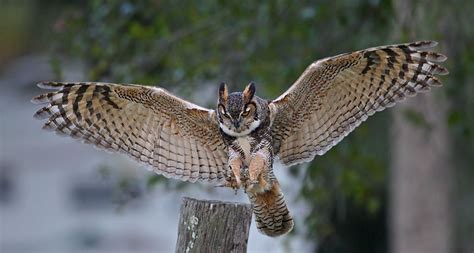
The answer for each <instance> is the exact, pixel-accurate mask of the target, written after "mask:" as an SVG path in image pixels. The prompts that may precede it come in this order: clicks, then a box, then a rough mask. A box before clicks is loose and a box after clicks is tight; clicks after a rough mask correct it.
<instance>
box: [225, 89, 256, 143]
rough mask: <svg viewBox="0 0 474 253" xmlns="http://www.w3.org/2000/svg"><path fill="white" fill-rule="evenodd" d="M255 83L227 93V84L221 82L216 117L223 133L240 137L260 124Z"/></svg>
mask: <svg viewBox="0 0 474 253" xmlns="http://www.w3.org/2000/svg"><path fill="white" fill-rule="evenodd" d="M254 95H255V84H254V83H253V82H251V83H250V84H249V85H247V87H245V89H244V91H243V92H232V93H230V94H229V92H228V90H227V85H226V84H225V83H221V86H220V87H219V100H218V102H217V118H218V120H219V126H220V128H221V129H222V131H224V133H226V134H228V135H230V136H235V137H240V136H245V135H248V134H250V133H251V132H252V131H253V130H255V129H256V128H257V127H258V126H259V125H260V118H259V113H260V110H261V108H259V107H260V106H259V103H257V101H256V97H255V96H254Z"/></svg>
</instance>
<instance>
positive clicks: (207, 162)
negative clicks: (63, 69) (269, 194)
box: [32, 82, 228, 182]
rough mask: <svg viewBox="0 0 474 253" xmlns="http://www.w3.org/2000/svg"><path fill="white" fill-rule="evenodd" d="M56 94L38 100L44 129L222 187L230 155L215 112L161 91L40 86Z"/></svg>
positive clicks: (137, 87)
mask: <svg viewBox="0 0 474 253" xmlns="http://www.w3.org/2000/svg"><path fill="white" fill-rule="evenodd" d="M39 87H41V88H45V89H56V90H57V91H55V92H51V93H46V94H43V95H39V96H37V97H35V98H33V100H32V102H34V103H47V105H46V106H45V107H43V108H42V109H40V110H39V111H38V112H36V114H35V117H37V118H40V119H41V118H47V119H48V121H47V122H46V123H45V125H44V128H46V129H49V130H53V131H56V132H57V133H59V134H63V135H69V136H72V137H73V138H77V139H80V140H83V141H84V142H86V143H91V144H93V145H95V146H97V147H99V148H103V149H107V150H111V151H119V152H122V153H125V154H127V155H128V156H130V157H131V158H133V159H135V160H137V161H138V162H141V163H142V164H145V165H148V166H149V167H152V168H153V170H154V171H155V172H156V173H159V174H163V175H164V176H167V177H172V178H177V179H181V180H185V181H191V182H195V181H197V180H199V181H208V182H209V181H211V182H212V181H216V180H217V181H220V180H222V179H223V178H224V177H225V176H226V173H225V172H226V170H227V159H228V156H227V150H226V148H225V144H224V142H223V140H222V138H221V136H220V133H219V126H218V123H217V119H216V116H215V113H214V111H213V110H208V109H205V108H202V107H199V106H197V105H195V104H192V103H190V102H187V101H185V100H183V99H180V98H178V97H175V96H173V95H171V94H170V93H168V92H167V91H165V90H163V89H160V88H152V87H146V86H140V85H118V84H110V83H55V82H47V83H40V84H39Z"/></svg>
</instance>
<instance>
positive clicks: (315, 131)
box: [270, 41, 448, 166]
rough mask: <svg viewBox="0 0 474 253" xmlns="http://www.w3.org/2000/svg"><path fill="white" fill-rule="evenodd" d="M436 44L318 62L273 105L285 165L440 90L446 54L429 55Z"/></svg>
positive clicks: (276, 138)
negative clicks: (411, 99) (403, 102)
mask: <svg viewBox="0 0 474 253" xmlns="http://www.w3.org/2000/svg"><path fill="white" fill-rule="evenodd" d="M436 44H437V43H436V42H433V41H420V42H414V43H408V44H400V45H390V46H383V47H375V48H369V49H366V50H361V51H357V52H353V53H349V54H342V55H338V56H335V57H330V58H326V59H323V60H319V61H317V62H314V63H313V64H311V65H310V66H309V67H308V68H307V69H306V70H305V71H304V73H303V74H302V75H301V76H300V77H299V78H298V80H297V81H296V82H295V83H294V84H293V85H292V86H291V87H290V88H289V89H288V90H287V91H286V92H285V93H284V94H282V95H281V96H280V97H278V98H277V99H275V100H274V101H272V102H271V103H270V109H271V111H272V115H273V116H272V117H273V125H272V134H273V138H274V152H275V154H276V155H277V156H278V157H279V158H280V160H281V162H282V163H283V164H285V165H288V166H289V165H293V164H297V163H301V162H305V161H310V160H312V159H313V158H314V156H315V155H323V154H324V153H325V152H327V151H328V150H329V149H330V148H331V147H333V146H334V145H336V144H337V143H338V142H339V141H341V140H342V139H343V138H344V137H345V136H347V135H348V134H349V133H350V132H351V131H352V130H354V128H356V127H357V126H359V125H360V123H362V122H363V121H365V120H366V119H367V117H368V116H371V115H372V114H374V113H375V112H376V111H381V110H383V109H385V108H386V107H391V106H393V105H395V103H396V102H398V101H401V100H403V99H405V97H407V96H414V95H416V94H417V93H419V92H424V91H427V90H429V88H430V87H431V86H440V85H441V82H440V81H439V80H438V79H437V78H436V77H435V76H434V75H435V74H439V75H445V74H447V73H448V71H447V70H446V69H445V68H444V67H442V66H440V65H438V64H435V63H434V62H443V61H444V60H446V56H444V55H442V54H439V53H435V52H429V51H424V50H425V49H428V48H431V47H434V46H436Z"/></svg>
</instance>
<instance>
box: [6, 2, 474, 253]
mask: <svg viewBox="0 0 474 253" xmlns="http://www.w3.org/2000/svg"><path fill="white" fill-rule="evenodd" d="M473 10H474V1H470V0H454V1H449V2H447V1H442V0H430V1H427V0H424V1H423V0H420V1H409V0H400V1H390V0H356V1H352V0H342V1H328V0H318V1H298V2H295V1H291V0H277V1H248V2H241V1H217V0H215V1H213V0H208V1H199V2H198V1H181V0H176V1H159V0H137V1H126V0H110V1H105V0H90V1H59V0H56V1H44V0H43V1H13V0H12V1H8V0H0V86H1V92H0V173H1V174H0V251H1V252H2V253H3V252H173V251H174V248H175V243H176V238H177V234H176V233H177V227H178V214H179V207H180V204H181V198H182V197H183V196H190V197H194V198H204V199H220V200H227V201H239V202H247V199H246V196H245V195H244V194H243V193H242V192H239V193H238V194H237V195H235V194H234V192H233V191H231V190H227V189H215V188H213V187H212V186H208V185H203V184H186V183H180V182H176V181H173V180H167V179H165V178H163V177H161V176H155V175H153V174H152V173H151V172H149V171H148V170H146V169H143V168H140V166H138V165H137V164H135V163H133V162H131V161H129V160H128V159H127V158H126V157H123V156H121V155H114V154H108V153H105V152H103V151H99V150H96V149H94V148H92V147H90V146H87V145H85V144H81V143H79V142H77V141H74V140H73V139H71V138H60V137H58V136H56V135H54V134H51V133H49V132H46V131H42V130H41V125H42V122H40V121H35V120H33V117H32V115H33V113H34V112H35V111H36V109H38V108H37V107H36V106H34V105H33V104H30V102H29V100H30V98H31V97H32V96H34V95H36V94H39V93H40V92H41V91H40V90H39V89H38V88H37V87H36V86H35V83H37V82H39V81H45V80H57V81H107V82H115V83H141V84H148V85H156V86H161V87H165V88H167V89H168V90H171V91H172V92H173V93H174V94H177V95H178V96H181V97H183V98H186V99H190V100H192V101H194V102H195V103H198V104H199V105H202V106H207V107H211V108H213V107H214V106H215V100H216V94H217V86H218V83H219V82H220V81H222V80H224V81H226V82H227V83H228V84H229V85H230V86H231V89H233V90H241V89H242V88H243V87H244V86H245V85H246V84H247V83H248V82H249V81H251V80H253V81H255V82H256V83H257V89H258V91H257V92H258V94H259V95H260V96H262V97H268V98H275V97H277V96H278V95H279V94H281V93H282V92H283V91H285V90H286V89H287V88H288V87H289V86H290V85H291V84H292V83H293V81H294V80H296V79H297V77H298V76H299V75H300V74H301V73H302V72H303V70H304V69H305V68H306V66H307V65H309V64H310V63H311V62H313V61H315V60H317V59H320V58H323V57H328V56H333V55H336V54H340V53H344V52H351V51H355V50H358V49H364V48H367V47H372V46H378V45H385V44H395V43H403V42H409V41H415V40H425V39H430V40H437V41H438V42H439V46H438V47H437V48H436V49H435V50H437V51H440V52H443V53H445V54H446V55H447V56H448V61H447V62H445V64H444V65H445V66H446V67H447V68H448V69H449V70H450V75H448V76H446V77H443V78H442V81H443V83H444V87H442V88H439V89H434V90H432V91H431V92H430V93H427V94H421V95H419V96H417V97H416V98H415V99H408V100H407V101H406V102H404V103H402V104H401V105H399V106H396V107H395V108H393V109H389V110H386V111H385V112H383V113H378V114H376V116H374V117H371V118H369V119H368V121H367V122H365V123H364V124H362V125H361V126H360V127H359V128H357V129H356V130H355V131H354V132H353V133H352V134H350V135H349V136H348V137H347V138H346V139H345V140H344V141H342V142H341V143H340V144H338V145H337V146H336V147H334V148H333V149H331V150H330V151H329V152H328V153H327V154H326V155H325V156H322V157H316V159H315V160H314V161H313V162H312V163H311V164H304V165H301V166H295V167H292V168H283V167H281V166H280V165H276V168H275V171H276V173H277V176H278V178H279V179H280V181H281V183H282V188H283V191H284V192H285V193H286V196H287V197H286V198H287V201H288V202H289V203H288V205H289V207H290V210H291V211H292V213H293V216H294V218H295V221H296V226H295V229H294V231H293V232H292V233H291V234H289V235H287V236H284V237H280V238H277V239H274V238H268V237H265V236H263V235H261V234H260V233H258V232H257V230H256V228H255V225H254V223H252V228H251V232H250V238H249V248H248V251H249V252H392V253H399V252H400V253H401V252H430V253H434V252H467V253H472V252H473V251H474V165H473V163H474V84H473V82H474V29H473V28H472V24H473V23H474V16H473V15H472V11H473Z"/></svg>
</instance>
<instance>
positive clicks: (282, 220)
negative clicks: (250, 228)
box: [247, 181, 293, 237]
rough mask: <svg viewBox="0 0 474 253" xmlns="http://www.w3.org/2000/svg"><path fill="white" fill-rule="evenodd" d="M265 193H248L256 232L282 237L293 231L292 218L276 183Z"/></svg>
mask: <svg viewBox="0 0 474 253" xmlns="http://www.w3.org/2000/svg"><path fill="white" fill-rule="evenodd" d="M272 184H273V185H272V188H271V189H270V190H268V191H265V192H249V191H247V195H248V197H249V199H250V202H251V203H252V205H253V212H254V214H255V222H256V224H257V228H258V230H259V231H260V232H261V233H263V234H265V235H268V236H272V237H276V236H280V235H284V234H286V233H288V232H290V231H291V230H292V229H293V218H292V217H291V215H290V212H289V211H288V207H287V206H286V203H285V199H284V196H283V193H282V192H281V190H280V186H279V184H278V182H277V181H274V182H273V183H272Z"/></svg>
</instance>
